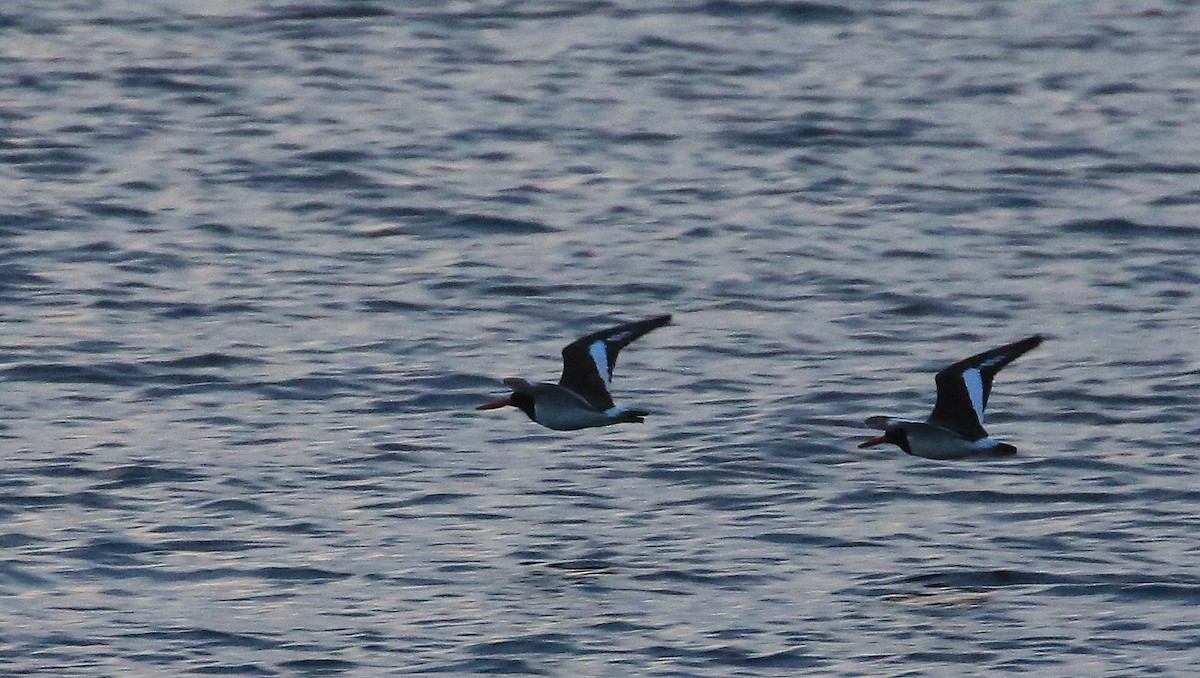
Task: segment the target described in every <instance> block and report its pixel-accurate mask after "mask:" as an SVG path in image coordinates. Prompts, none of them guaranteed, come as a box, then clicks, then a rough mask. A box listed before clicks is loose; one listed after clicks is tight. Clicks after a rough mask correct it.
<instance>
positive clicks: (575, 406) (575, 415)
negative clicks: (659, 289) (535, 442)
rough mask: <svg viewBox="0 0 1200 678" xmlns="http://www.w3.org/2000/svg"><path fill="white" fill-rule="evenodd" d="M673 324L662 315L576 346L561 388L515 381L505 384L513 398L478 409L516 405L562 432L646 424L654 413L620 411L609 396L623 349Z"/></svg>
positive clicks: (566, 356)
mask: <svg viewBox="0 0 1200 678" xmlns="http://www.w3.org/2000/svg"><path fill="white" fill-rule="evenodd" d="M670 322H671V316H669V315H660V316H657V317H654V318H648V319H646V320H640V321H638V322H632V323H626V324H624V325H618V326H617V327H612V328H609V329H607V330H600V331H599V332H595V333H593V334H589V335H587V336H586V337H583V338H582V339H578V340H576V341H573V342H571V343H570V344H568V345H567V347H566V348H564V349H563V351H562V358H563V370H562V376H561V377H560V378H559V380H558V383H557V384H552V383H549V382H540V381H539V382H530V381H526V380H524V379H520V378H517V377H509V378H508V379H505V380H504V384H505V385H507V386H508V387H509V388H511V389H512V390H513V392H512V394H511V395H509V396H508V397H505V398H501V399H500V400H496V401H494V402H490V403H487V404H485V405H480V406H479V407H477V408H475V409H477V410H493V409H496V408H499V407H505V406H508V405H511V406H512V407H515V408H517V409H519V410H521V411H522V412H524V413H525V414H526V415H528V416H529V418H530V419H532V420H533V421H535V422H537V423H539V424H541V425H542V426H545V427H546V428H551V429H554V430H556V431H574V430H576V429H581V428H591V427H593V426H608V425H610V424H623V423H626V422H642V421H644V420H645V419H644V417H646V415H648V414H649V412H645V411H643V410H634V409H629V408H625V407H618V406H617V405H616V404H615V403H614V402H613V399H612V395H610V394H609V389H610V388H611V387H612V374H613V368H615V367H616V366H617V354H618V353H619V352H620V351H621V349H623V348H625V347H626V346H628V345H629V344H630V343H631V342H633V341H634V340H635V339H637V338H638V337H641V336H642V335H644V334H646V333H647V332H650V331H651V330H655V329H658V328H659V327H662V326H663V325H667V324H669V323H670Z"/></svg>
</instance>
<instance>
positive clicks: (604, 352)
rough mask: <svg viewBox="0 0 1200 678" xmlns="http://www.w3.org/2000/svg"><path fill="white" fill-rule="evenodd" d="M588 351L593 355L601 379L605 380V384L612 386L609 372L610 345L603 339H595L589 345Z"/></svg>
mask: <svg viewBox="0 0 1200 678" xmlns="http://www.w3.org/2000/svg"><path fill="white" fill-rule="evenodd" d="M588 353H590V354H591V356H592V362H594V363H596V372H597V374H599V375H600V381H603V382H604V385H605V386H611V384H609V376H610V375H609V373H608V346H607V345H605V343H604V342H603V341H594V342H592V345H591V346H588Z"/></svg>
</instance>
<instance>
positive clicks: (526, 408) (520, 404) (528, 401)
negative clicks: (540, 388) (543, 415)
mask: <svg viewBox="0 0 1200 678" xmlns="http://www.w3.org/2000/svg"><path fill="white" fill-rule="evenodd" d="M508 403H509V404H510V405H512V406H513V407H515V408H517V409H519V410H521V411H522V412H524V413H525V416H527V417H529V420H530V421H537V417H535V416H534V411H533V396H531V395H529V394H528V393H524V392H522V391H514V392H513V394H512V395H511V396H509V398H508Z"/></svg>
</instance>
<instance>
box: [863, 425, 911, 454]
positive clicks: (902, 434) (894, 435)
mask: <svg viewBox="0 0 1200 678" xmlns="http://www.w3.org/2000/svg"><path fill="white" fill-rule="evenodd" d="M884 443H891V444H893V445H895V446H896V447H899V448H900V449H902V450H904V451H905V452H907V453H909V454H912V447H911V446H909V444H908V432H907V431H905V430H904V427H903V426H893V427H891V428H888V429H884V431H883V435H881V436H879V437H878V438H871V439H870V440H868V441H866V442H864V443H861V444H859V447H860V448H862V447H875V446H876V445H882V444H884Z"/></svg>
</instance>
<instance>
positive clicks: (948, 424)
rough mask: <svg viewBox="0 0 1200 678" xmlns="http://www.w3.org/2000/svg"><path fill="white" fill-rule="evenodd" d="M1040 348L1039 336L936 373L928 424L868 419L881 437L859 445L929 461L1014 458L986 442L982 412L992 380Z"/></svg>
mask: <svg viewBox="0 0 1200 678" xmlns="http://www.w3.org/2000/svg"><path fill="white" fill-rule="evenodd" d="M1040 343H1042V338H1041V336H1039V335H1034V336H1032V337H1027V338H1025V339H1022V340H1020V341H1014V342H1013V343H1011V344H1005V345H1004V346H1001V347H999V348H994V349H992V350H990V351H984V352H983V353H979V354H977V355H973V356H971V357H970V358H966V359H965V360H960V361H958V362H956V363H954V364H953V365H951V366H949V367H947V368H945V369H943V370H942V371H940V372H938V373H937V376H936V377H935V378H934V382H935V383H936V384H937V401H936V403H935V404H934V406H933V413H932V414H930V415H929V419H927V420H925V421H919V420H916V419H900V418H896V417H884V416H878V417H871V418H869V419H867V421H866V424H867V426H870V427H871V428H877V429H881V430H882V431H883V435H881V436H879V437H878V438H872V439H870V440H868V441H866V442H865V443H862V444H861V445H859V447H860V448H862V447H873V446H875V445H881V444H883V443H892V444H893V445H896V446H898V447H899V448H900V449H902V450H904V451H905V452H907V453H908V454H911V455H914V456H917V457H925V458H927V459H964V458H967V457H977V456H1006V455H1010V454H1015V453H1016V451H1017V448H1016V447H1013V446H1012V445H1009V444H1008V443H1002V442H1000V441H998V440H992V439H991V438H989V437H988V434H987V431H985V430H984V428H983V411H984V408H986V407H987V402H988V395H989V394H990V393H991V391H992V379H994V378H995V377H996V373H997V372H999V371H1000V370H1002V369H1004V366H1005V365H1008V364H1009V363H1011V362H1012V361H1014V360H1016V359H1017V358H1019V357H1021V355H1023V354H1024V353H1026V352H1027V351H1030V350H1032V349H1033V348H1035V347H1036V346H1037V345H1038V344H1040Z"/></svg>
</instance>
